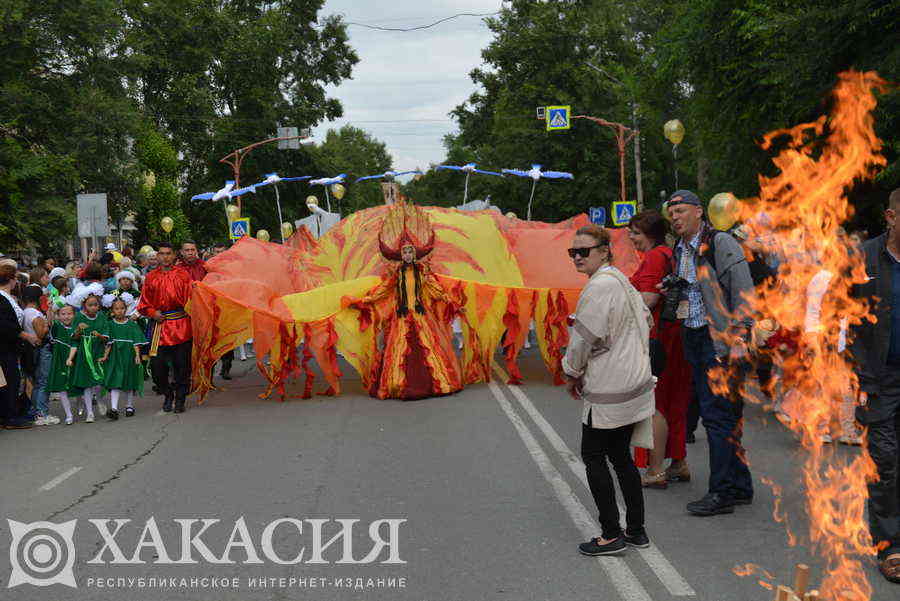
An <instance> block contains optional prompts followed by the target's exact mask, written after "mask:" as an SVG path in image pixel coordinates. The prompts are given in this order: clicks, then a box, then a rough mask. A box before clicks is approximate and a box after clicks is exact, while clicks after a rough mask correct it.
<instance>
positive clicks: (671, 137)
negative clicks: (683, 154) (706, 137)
mask: <svg viewBox="0 0 900 601" xmlns="http://www.w3.org/2000/svg"><path fill="white" fill-rule="evenodd" d="M663 134H664V135H665V136H666V139H667V140H668V141H669V142H671V143H672V144H675V145H676V146H677V145H679V144H681V141H682V140H684V125H682V123H681V121H679V120H678V119H672V120H671V121H666V124H665V125H663Z"/></svg>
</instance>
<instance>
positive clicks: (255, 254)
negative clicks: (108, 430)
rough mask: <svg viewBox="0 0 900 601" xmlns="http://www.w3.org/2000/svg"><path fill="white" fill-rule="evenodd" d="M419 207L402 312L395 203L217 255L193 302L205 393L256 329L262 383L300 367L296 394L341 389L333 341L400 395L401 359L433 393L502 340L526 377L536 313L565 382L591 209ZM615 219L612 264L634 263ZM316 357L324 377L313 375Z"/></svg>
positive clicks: (546, 356) (366, 373)
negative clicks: (576, 241) (554, 212)
mask: <svg viewBox="0 0 900 601" xmlns="http://www.w3.org/2000/svg"><path fill="white" fill-rule="evenodd" d="M419 208H421V209H423V213H424V214H425V215H427V217H428V221H429V222H430V226H431V228H432V230H433V232H434V242H433V244H434V246H433V250H432V251H431V252H430V253H429V254H428V255H427V258H426V259H425V261H424V262H423V263H420V265H421V266H422V268H423V269H422V271H423V274H422V275H423V277H422V291H421V297H422V304H423V306H424V308H425V312H424V313H418V312H417V311H416V310H415V307H414V306H413V307H412V309H410V310H408V311H407V313H406V315H405V316H400V315H398V314H397V305H398V302H399V294H398V292H399V290H400V289H399V287H398V286H397V281H398V278H399V277H400V272H399V269H398V267H399V264H398V263H396V262H392V261H387V260H386V259H385V258H384V256H383V255H382V253H381V248H380V241H379V233H380V232H381V227H382V224H383V223H384V220H385V217H386V216H388V215H389V214H391V209H390V207H388V206H379V207H374V208H371V209H366V210H363V211H359V212H357V213H354V214H352V215H350V216H348V217H347V218H345V219H343V220H342V221H341V222H340V223H338V224H337V225H336V226H334V227H333V228H332V229H331V230H329V231H328V232H327V233H326V234H325V235H324V236H323V237H322V238H320V239H319V240H315V239H313V238H312V237H311V236H309V235H308V233H306V232H304V230H302V229H301V230H298V232H296V233H295V234H294V236H293V237H292V238H291V239H290V240H289V241H288V243H287V244H285V245H282V244H274V243H268V242H260V241H259V240H255V239H252V238H245V239H243V240H241V241H239V242H238V243H237V244H235V245H234V246H233V247H232V248H231V249H229V250H228V251H226V252H224V253H222V254H221V255H219V256H217V257H215V258H213V259H211V260H210V261H209V262H208V263H207V267H208V269H209V272H210V273H209V275H207V277H206V278H205V279H204V280H203V281H202V282H200V283H198V284H196V285H195V287H194V289H193V293H192V299H191V302H190V304H189V306H188V311H189V312H190V314H191V319H192V324H193V328H194V358H195V361H194V370H195V373H194V380H193V381H194V382H195V385H196V388H197V391H198V392H199V394H200V397H201V398H203V397H204V396H205V394H206V393H207V392H208V391H209V390H210V389H211V388H213V385H212V382H211V379H210V372H211V369H212V366H213V364H214V363H215V361H216V360H217V359H218V358H219V357H220V356H221V355H222V354H224V353H225V352H227V351H228V350H229V349H231V348H234V347H235V346H236V345H237V344H240V343H242V342H244V341H246V340H248V339H250V338H252V339H253V344H254V349H255V351H256V356H257V365H258V367H259V369H260V371H261V372H262V373H263V374H264V376H265V377H266V379H267V381H268V383H269V386H268V388H267V390H266V392H265V394H267V395H268V394H272V393H277V394H278V395H279V396H280V397H281V398H282V399H284V398H287V397H289V396H291V395H289V394H288V393H287V389H286V388H285V384H286V383H287V382H289V381H290V380H292V379H296V378H304V379H305V383H304V385H303V386H302V387H301V389H300V392H299V393H297V394H296V396H302V397H308V396H311V395H312V394H314V393H318V394H339V393H340V391H341V375H342V374H341V372H340V368H339V363H338V353H340V354H341V355H342V356H343V358H344V359H345V360H346V361H347V362H348V363H349V364H350V365H351V366H352V367H353V369H354V370H356V371H357V372H358V373H359V374H360V376H361V378H362V384H363V386H364V387H365V388H366V390H369V391H370V392H373V394H374V395H375V396H382V397H393V398H401V397H403V394H404V388H403V387H404V385H407V384H408V382H407V380H408V378H407V377H406V374H407V372H406V371H405V369H406V368H405V366H406V365H407V364H410V363H417V362H421V361H423V360H424V361H425V362H426V363H427V365H428V368H429V369H428V372H427V373H428V375H429V377H430V379H431V385H432V393H435V394H445V393H448V392H452V391H454V390H457V389H458V388H459V387H460V386H465V385H468V384H472V383H476V382H482V381H486V380H489V379H490V378H491V372H492V368H493V360H494V354H495V352H496V350H497V349H498V348H502V350H503V356H504V361H505V363H506V369H507V372H508V373H509V376H510V380H511V381H512V382H517V383H518V382H521V380H522V375H521V372H520V370H519V368H518V365H517V357H518V354H519V352H520V350H521V349H522V347H523V345H524V342H525V337H526V335H527V334H528V331H529V328H530V324H531V323H532V322H533V323H534V331H535V335H536V337H537V341H538V346H539V348H540V352H541V356H542V358H543V361H544V364H545V365H546V367H547V369H548V371H549V372H550V374H551V375H552V376H553V378H554V380H556V381H560V379H561V373H562V372H561V367H560V362H561V360H562V356H563V352H564V348H565V345H566V344H567V343H568V327H567V318H568V316H569V314H571V313H572V312H574V310H575V306H576V304H577V300H578V295H579V294H580V292H581V288H582V287H583V286H584V284H585V282H586V281H587V279H586V277H585V276H584V275H582V274H579V273H577V272H576V271H575V269H574V267H573V265H572V261H571V259H569V257H568V256H567V254H566V249H567V248H569V246H571V243H572V238H573V236H574V233H575V230H577V229H578V228H579V227H581V226H583V225H586V224H587V223H588V219H587V217H586V216H585V215H578V216H576V217H574V218H572V219H569V220H567V221H564V222H562V223H556V224H549V223H540V222H526V221H521V220H518V219H515V218H512V219H511V218H507V217H504V216H503V215H501V214H499V213H496V212H494V211H474V212H470V211H459V210H456V209H447V208H439V207H416V209H419ZM416 218H418V217H416ZM609 231H610V234H611V236H612V251H613V263H614V264H615V265H616V266H617V267H618V268H619V269H621V270H622V271H623V272H624V273H625V274H626V275H630V274H631V273H633V272H634V271H635V270H636V269H637V266H638V263H639V257H638V254H637V252H636V251H635V250H634V248H633V246H632V245H631V243H630V242H629V240H628V237H627V235H626V232H625V230H624V229H611V230H609ZM416 232H417V234H416V236H417V239H416V240H414V241H413V242H414V243H415V244H420V245H427V244H428V240H427V239H423V240H419V239H418V237H427V233H425V234H421V233H419V232H426V230H425V229H424V228H420V229H418V230H416ZM398 240H399V234H398ZM426 272H427V275H425V273H426ZM410 273H411V272H410V271H408V270H407V271H406V272H405V273H404V276H403V277H404V278H408V277H411V276H410ZM406 298H407V299H414V298H415V295H411V294H407V297H406ZM362 300H366V301H367V302H355V301H362ZM410 302H411V301H410ZM454 316H459V318H460V321H461V323H462V329H463V342H464V344H463V350H462V353H461V356H457V355H456V353H455V351H454V350H453V345H452V334H451V329H450V326H449V322H450V320H452V319H453V317H454ZM420 353H421V354H422V355H421V356H420ZM423 357H424V359H423ZM264 358H268V363H267V364H266V363H265V362H264ZM313 360H314V361H315V363H316V364H317V365H318V367H319V369H320V371H321V372H322V377H323V378H324V380H325V382H324V383H322V384H321V385H319V386H317V385H316V384H315V383H314V375H313V374H314V373H315V372H314V371H313V369H312V365H311V364H312V361H313ZM381 366H386V367H385V368H382V367H381ZM386 371H387V373H385V372H386ZM419 372H420V373H421V372H422V370H419ZM404 382H406V383H407V384H404ZM420 384H421V383H420ZM407 392H408V390H407Z"/></svg>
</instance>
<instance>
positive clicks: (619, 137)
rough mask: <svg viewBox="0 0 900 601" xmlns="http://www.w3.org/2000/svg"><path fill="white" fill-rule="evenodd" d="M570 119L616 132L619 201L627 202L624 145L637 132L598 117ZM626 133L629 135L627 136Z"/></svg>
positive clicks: (584, 116) (583, 116)
mask: <svg viewBox="0 0 900 601" xmlns="http://www.w3.org/2000/svg"><path fill="white" fill-rule="evenodd" d="M572 118H573V119H587V120H589V121H593V122H594V123H596V124H598V125H604V126H606V127H609V128H611V129H612V130H613V131H615V132H616V149H617V150H618V151H619V200H621V201H623V202H624V201H625V200H627V198H626V195H625V145H626V144H628V142H629V141H631V139H632V138H634V137H635V134H636V133H637V132H636V131H635V130H633V129H630V128H628V127H626V126H624V125H622V124H621V123H613V122H612V121H607V120H606V119H601V118H600V117H591V116H588V115H575V116H574V117H572ZM628 132H631V133H630V134H629V133H628ZM637 206H638V210H641V209H642V207H643V205H642V204H638V205H637Z"/></svg>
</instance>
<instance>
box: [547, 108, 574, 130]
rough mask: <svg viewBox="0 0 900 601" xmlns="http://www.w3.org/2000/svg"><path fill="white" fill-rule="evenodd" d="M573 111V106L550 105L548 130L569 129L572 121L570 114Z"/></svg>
mask: <svg viewBox="0 0 900 601" xmlns="http://www.w3.org/2000/svg"><path fill="white" fill-rule="evenodd" d="M571 112H572V107H571V106H568V105H566V106H548V107H547V113H546V114H547V131H560V130H563V129H569V128H570V127H571V126H572V122H571V120H570V119H569V115H570V113H571Z"/></svg>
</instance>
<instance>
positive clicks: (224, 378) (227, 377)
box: [219, 371, 231, 380]
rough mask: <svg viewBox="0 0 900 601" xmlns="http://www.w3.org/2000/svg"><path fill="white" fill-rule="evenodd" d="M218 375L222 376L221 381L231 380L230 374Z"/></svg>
mask: <svg viewBox="0 0 900 601" xmlns="http://www.w3.org/2000/svg"><path fill="white" fill-rule="evenodd" d="M219 375H220V376H222V379H223V380H230V379H231V374H230V373H228V372H227V371H223V372H222V373H221V374H219Z"/></svg>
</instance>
